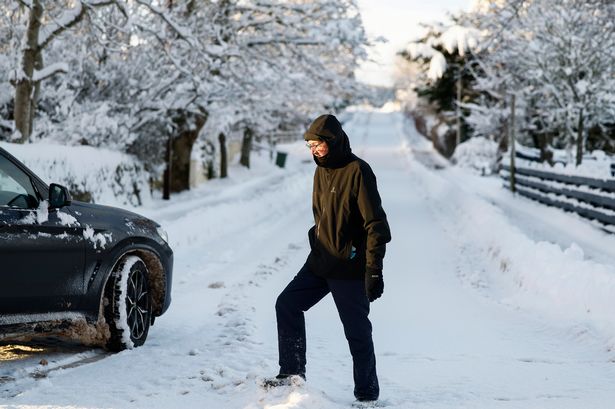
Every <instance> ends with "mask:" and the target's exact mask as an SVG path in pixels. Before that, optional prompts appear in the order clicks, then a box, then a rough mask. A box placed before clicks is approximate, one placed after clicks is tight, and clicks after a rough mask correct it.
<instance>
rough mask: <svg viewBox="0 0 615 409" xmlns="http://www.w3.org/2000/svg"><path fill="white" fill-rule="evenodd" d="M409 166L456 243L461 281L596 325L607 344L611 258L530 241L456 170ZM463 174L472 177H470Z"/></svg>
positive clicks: (614, 291) (613, 296) (614, 267)
mask: <svg viewBox="0 0 615 409" xmlns="http://www.w3.org/2000/svg"><path fill="white" fill-rule="evenodd" d="M415 168H416V169H414V171H415V172H417V173H418V174H419V176H418V177H420V178H422V179H423V180H424V182H422V184H423V186H424V188H425V189H426V190H427V192H428V194H427V197H428V198H429V199H428V200H431V201H432V202H433V203H432V206H433V208H434V210H435V211H436V212H437V214H438V217H439V219H440V221H441V223H442V224H443V225H444V226H445V228H446V230H448V231H449V236H450V238H451V239H452V240H453V241H454V242H456V243H457V246H458V248H459V258H460V261H459V265H460V267H459V269H460V271H459V274H460V276H461V277H462V279H463V280H464V281H465V282H466V283H467V284H468V285H470V286H471V287H474V288H482V289H486V290H485V293H486V295H487V296H488V297H493V298H495V299H497V300H498V301H499V302H501V303H504V304H508V305H510V306H513V307H515V308H523V309H525V310H529V311H535V312H539V313H541V314H543V315H545V316H548V317H549V318H550V319H554V320H557V321H560V322H561V323H562V325H566V326H568V325H570V326H571V327H572V328H576V329H577V330H578V328H580V327H581V328H589V329H591V330H597V331H598V332H599V333H601V334H603V335H606V337H607V338H608V341H607V342H608V344H609V346H610V347H611V348H615V321H613V316H615V304H614V303H613V300H615V264H601V263H598V262H595V261H592V260H589V259H587V258H586V257H585V255H584V252H583V249H582V248H581V247H580V246H579V245H577V244H576V243H571V244H570V245H569V246H568V247H565V246H560V245H558V244H554V243H551V242H546V241H535V240H533V239H532V238H530V237H528V236H527V235H526V234H524V233H523V232H522V230H521V229H520V228H519V227H518V226H516V225H515V224H513V223H512V222H511V221H510V220H509V219H508V217H507V216H506V214H504V213H503V212H502V210H501V209H500V208H498V207H496V206H495V205H493V204H491V203H489V202H487V201H485V200H482V199H480V198H479V197H478V196H476V195H472V194H469V193H468V191H471V190H472V188H471V186H468V185H466V186H464V187H463V189H462V188H461V187H459V186H457V185H456V184H455V183H454V182H453V181H454V180H459V179H460V178H461V176H459V175H457V176H453V175H449V176H447V175H446V174H443V175H440V174H435V173H433V172H430V171H428V170H427V169H425V168H423V167H422V166H421V165H420V164H416V166H415ZM460 171H461V170H459V169H455V168H452V169H451V170H449V171H445V172H456V173H457V172H460ZM464 180H465V181H467V183H472V179H471V178H465V179H464ZM444 198H446V199H444ZM583 331H586V330H582V331H579V332H583Z"/></svg>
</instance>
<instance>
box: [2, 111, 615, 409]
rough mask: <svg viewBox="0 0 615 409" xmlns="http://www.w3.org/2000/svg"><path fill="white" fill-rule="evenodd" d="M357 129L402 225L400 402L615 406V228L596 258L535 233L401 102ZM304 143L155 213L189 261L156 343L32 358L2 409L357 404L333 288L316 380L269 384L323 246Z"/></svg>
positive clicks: (323, 314)
mask: <svg viewBox="0 0 615 409" xmlns="http://www.w3.org/2000/svg"><path fill="white" fill-rule="evenodd" d="M345 129H346V130H347V133H348V135H349V136H350V138H351V145H352V147H353V151H354V152H355V153H356V154H358V155H359V156H361V157H363V158H364V159H366V160H367V161H368V162H369V163H370V164H371V165H372V168H373V169H374V171H375V173H376V175H377V177H378V184H379V189H380V193H381V196H382V198H383V206H384V208H385V210H386V211H387V214H388V217H389V222H390V225H391V229H392V234H393V241H392V242H391V243H390V245H389V246H388V248H387V256H386V258H385V270H384V278H385V292H384V296H383V298H381V299H379V300H377V301H376V302H375V303H373V304H372V313H371V318H372V323H373V325H374V342H375V345H376V351H377V360H378V371H379V377H380V382H381V401H382V403H383V404H384V405H386V407H390V408H403V409H406V408H455V409H458V408H473V409H474V408H485V409H490V408H523V409H529V408H540V409H543V408H557V409H565V408H575V409H580V408H587V409H601V408H605V409H607V408H613V407H614V406H613V402H615V388H613V385H614V384H615V363H614V354H613V352H609V351H608V348H609V347H613V346H615V329H614V324H613V323H612V321H613V319H612V317H613V316H615V310H614V308H613V301H612V300H614V299H615V298H614V297H613V296H615V270H614V267H613V264H614V263H613V262H609V260H612V258H611V257H612V254H610V253H609V252H608V251H606V250H605V249H606V248H607V247H606V246H604V244H602V243H603V240H606V241H607V242H609V240H611V241H610V242H613V240H615V239H613V238H611V237H607V236H606V235H604V234H603V233H600V232H594V231H593V230H592V231H591V232H585V233H584V234H583V235H582V237H583V241H584V242H586V243H588V244H587V245H588V246H591V255H592V257H591V260H588V259H587V257H585V256H584V254H583V251H582V250H581V247H582V246H583V245H584V244H583V243H577V244H578V245H577V244H572V243H570V242H566V240H567V237H564V238H559V241H556V240H553V241H554V242H555V243H557V244H558V245H555V244H553V243H549V242H547V241H541V240H549V239H548V238H545V237H538V238H537V237H533V236H532V232H533V231H532V229H530V228H529V226H515V223H517V222H518V220H519V217H518V215H519V214H520V211H519V210H515V212H512V211H507V210H506V209H505V208H504V209H505V210H501V209H502V207H496V206H495V205H494V204H492V203H493V202H496V204H497V201H496V200H495V199H494V198H493V197H492V196H489V195H488V193H486V191H485V184H483V183H482V182H478V181H476V180H475V181H474V182H472V180H474V179H473V178H472V177H465V178H464V177H462V174H461V173H459V171H458V170H455V169H445V170H443V171H437V170H434V169H431V168H429V167H426V166H425V165H423V164H422V163H421V162H427V163H429V161H425V160H424V159H425V157H428V156H429V154H430V153H429V149H428V148H426V147H425V146H423V145H421V146H418V145H419V144H417V140H419V139H417V137H416V135H414V134H413V132H415V131H414V130H413V128H412V127H411V126H410V127H408V126H407V124H405V123H404V121H403V117H402V115H401V114H399V113H375V112H362V111H358V112H355V113H354V114H353V115H352V116H351V119H350V120H349V121H348V122H347V123H346V124H345ZM286 148H287V150H288V151H289V154H290V155H289V163H288V166H287V169H284V170H281V169H273V168H271V167H270V166H266V165H264V164H260V165H259V161H258V158H256V159H257V161H256V163H257V165H259V166H256V167H255V169H253V170H252V171H250V173H248V172H247V171H244V170H242V169H239V168H234V169H233V173H232V177H231V178H230V180H227V181H216V182H212V183H209V184H207V185H205V186H203V187H202V188H200V189H197V190H195V191H191V192H189V193H186V194H183V195H179V196H178V197H176V198H174V201H172V202H171V203H167V204H164V205H162V204H161V203H160V202H156V203H155V205H156V206H157V207H156V208H154V207H152V208H148V209H144V210H143V211H142V213H145V214H147V215H148V216H151V217H153V218H155V219H157V220H158V221H160V222H161V223H162V224H163V225H164V226H165V227H166V228H167V230H168V231H169V236H170V237H171V244H172V247H173V248H174V250H175V260H176V262H175V263H176V264H175V280H174V294H173V303H172V306H171V309H170V310H169V312H168V313H167V314H165V315H164V316H163V317H161V318H160V319H159V320H158V321H157V322H156V325H155V326H154V327H153V328H152V330H151V331H150V335H149V338H148V341H147V343H146V345H145V346H144V347H141V348H138V349H135V350H132V351H124V352H122V353H119V354H115V355H110V356H107V357H105V358H104V359H100V360H95V362H92V363H87V364H85V365H81V366H77V367H67V368H65V369H58V370H55V371H52V372H50V373H49V374H48V375H47V376H46V377H45V378H43V379H33V378H32V377H29V376H23V375H24V374H27V373H28V372H31V370H32V368H23V367H22V368H19V367H18V366H14V369H13V372H12V373H11V374H10V375H11V376H12V377H13V378H16V380H15V381H12V382H8V383H5V384H2V383H1V382H0V392H3V393H4V394H2V393H0V407H9V408H10V407H71V408H86V407H87V408H133V407H136V408H224V409H226V408H228V409H235V408H237V409H253V408H267V409H285V408H288V409H290V408H305V409H308V408H309V409H337V408H348V407H349V406H350V405H351V403H352V402H353V400H354V399H353V395H352V386H353V385H352V366H351V359H350V354H349V352H348V347H347V344H346V341H345V339H344V335H343V331H342V327H341V323H340V322H339V318H338V316H337V312H336V310H335V307H334V305H333V302H332V300H331V298H330V297H327V298H325V299H324V300H323V301H322V302H321V303H319V304H318V305H317V306H316V307H314V308H313V309H312V310H310V311H309V312H308V313H307V315H306V320H307V332H308V373H307V377H308V382H307V383H306V384H305V385H303V386H301V387H296V388H292V389H285V388H282V389H279V390H274V391H269V392H265V391H263V390H262V389H261V388H259V387H258V381H259V379H260V378H262V377H266V376H271V375H275V374H276V373H277V344H276V342H277V341H276V330H275V314H274V303H275V299H276V297H277V294H278V293H279V292H280V291H281V290H282V289H283V288H284V286H285V285H286V283H287V282H288V281H289V280H290V279H291V278H292V277H293V275H294V274H295V273H296V272H297V271H298V269H299V268H300V267H301V265H302V264H303V262H304V260H305V257H306V256H307V252H308V243H307V235H306V233H307V230H308V228H309V227H310V225H311V223H312V219H311V203H310V200H311V183H312V173H313V167H314V166H315V165H314V164H313V162H311V161H310V158H309V154H308V152H307V150H306V149H304V148H303V147H302V145H301V144H300V143H297V144H293V145H289V146H287V147H286ZM419 154H420V156H421V158H422V159H423V160H421V161H418V160H416V158H417V155H419ZM432 163H438V159H437V158H434V159H433V162H432ZM464 183H468V185H467V186H463V184H464ZM494 186H495V185H494ZM496 188H497V187H496ZM508 205H509V207H510V208H511V209H512V208H514V209H523V210H524V211H526V212H527V211H528V209H531V207H532V206H534V205H533V204H531V203H528V202H525V201H520V202H519V203H516V204H515V205H512V204H508ZM508 210H510V209H508ZM509 214H512V215H513V216H511V217H509V216H508V215H509ZM515 215H517V216H515ZM564 216H565V217H564V219H561V220H563V221H562V223H571V225H575V223H578V221H577V220H573V218H572V217H571V216H567V215H564ZM566 218H568V219H566ZM524 220H527V219H524ZM532 223H533V224H534V225H536V223H540V220H536V218H535V219H533V222H532ZM523 227H525V228H523ZM534 227H535V229H536V231H541V232H544V231H552V229H548V228H547V227H545V228H544V229H539V228H538V227H536V226H534ZM589 229H592V228H589ZM569 235H570V237H574V233H573V232H569ZM592 243H593V244H595V245H592ZM614 244H615V243H614ZM580 246H581V247H580ZM611 248H615V247H611ZM603 250H604V251H603ZM54 353H56V352H54ZM79 353H81V354H85V355H84V357H85V358H87V357H88V356H90V355H91V356H97V355H96V351H85V352H82V351H80V352H79ZM88 354H90V355H88ZM54 357H56V358H58V360H61V359H67V358H66V357H65V355H59V354H56V355H51V356H50V358H49V357H48V358H47V359H49V360H50V361H53V359H54ZM60 357H61V358H60ZM40 358H42V356H41V357H40ZM69 359H70V358H69ZM73 359H74V358H73ZM52 364H53V365H58V363H57V362H52ZM13 365H14V364H13ZM0 375H2V373H1V372H0ZM0 381H1V376H0ZM13 395H17V396H13Z"/></svg>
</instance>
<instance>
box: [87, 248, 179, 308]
mask: <svg viewBox="0 0 615 409" xmlns="http://www.w3.org/2000/svg"><path fill="white" fill-rule="evenodd" d="M130 255H134V256H137V257H139V258H140V259H141V260H143V263H144V264H145V267H146V268H147V278H148V282H149V284H150V292H151V302H152V317H157V316H160V315H162V313H163V312H164V309H165V304H167V303H165V300H166V299H167V297H168V295H167V294H166V292H167V288H168V286H167V280H168V277H167V274H166V273H165V268H164V266H163V264H162V260H161V258H160V256H159V255H158V254H157V253H156V252H155V251H154V250H152V249H149V248H146V247H144V246H143V247H134V248H130V249H124V250H123V251H122V252H120V253H119V255H117V256H116V257H115V259H114V261H113V264H111V266H110V267H109V268H108V269H106V270H107V272H106V274H105V276H106V277H105V278H104V285H102V286H101V287H100V304H99V305H100V309H99V316H100V314H102V313H103V307H104V297H105V288H106V287H107V285H109V280H110V278H111V275H112V274H113V272H114V271H115V270H116V268H117V267H118V264H119V263H120V262H121V261H122V260H123V259H124V258H126V256H130Z"/></svg>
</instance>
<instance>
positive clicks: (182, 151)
mask: <svg viewBox="0 0 615 409" xmlns="http://www.w3.org/2000/svg"><path fill="white" fill-rule="evenodd" d="M187 115H189V114H185V116H181V117H179V118H177V119H176V120H175V123H176V124H178V129H179V135H178V136H177V137H174V138H173V141H172V149H171V151H172V155H171V191H172V192H181V191H183V190H189V189H190V158H191V156H192V146H193V145H194V142H195V141H196V138H197V137H198V136H199V132H200V131H201V128H203V125H205V121H206V120H207V116H206V115H197V116H195V117H193V118H192V117H190V118H188V117H187ZM191 120H193V121H194V123H192V122H190V121H191Z"/></svg>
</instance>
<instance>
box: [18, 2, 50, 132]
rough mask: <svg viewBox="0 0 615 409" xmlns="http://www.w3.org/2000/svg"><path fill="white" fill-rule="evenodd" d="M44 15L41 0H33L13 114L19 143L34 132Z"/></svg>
mask: <svg viewBox="0 0 615 409" xmlns="http://www.w3.org/2000/svg"><path fill="white" fill-rule="evenodd" d="M42 16H43V7H42V6H41V3H40V1H39V0H33V1H32V7H31V8H30V20H29V22H28V28H27V32H26V44H25V46H24V49H23V55H22V60H21V67H20V68H21V70H20V71H21V72H18V73H17V78H15V107H14V111H13V115H14V117H15V129H16V130H17V131H19V132H20V134H21V135H20V137H19V139H18V140H17V141H16V142H18V143H24V142H27V141H28V140H29V139H30V134H31V133H32V127H31V124H32V117H33V116H34V112H32V109H33V107H34V106H35V103H33V101H32V99H33V98H34V94H33V92H32V90H33V87H34V84H33V81H32V75H33V74H34V67H35V65H36V63H37V61H39V59H38V57H37V55H38V54H39V53H40V48H39V46H38V35H39V31H40V28H41V19H42Z"/></svg>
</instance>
